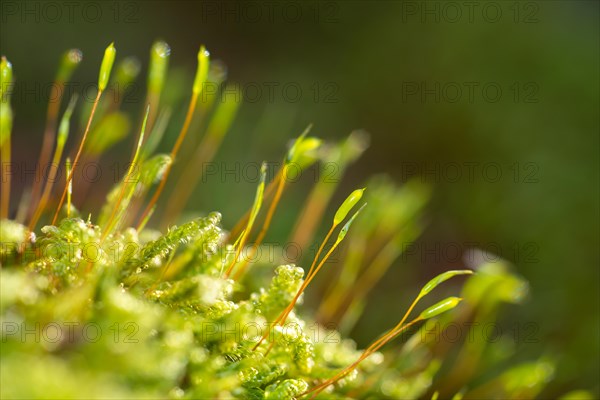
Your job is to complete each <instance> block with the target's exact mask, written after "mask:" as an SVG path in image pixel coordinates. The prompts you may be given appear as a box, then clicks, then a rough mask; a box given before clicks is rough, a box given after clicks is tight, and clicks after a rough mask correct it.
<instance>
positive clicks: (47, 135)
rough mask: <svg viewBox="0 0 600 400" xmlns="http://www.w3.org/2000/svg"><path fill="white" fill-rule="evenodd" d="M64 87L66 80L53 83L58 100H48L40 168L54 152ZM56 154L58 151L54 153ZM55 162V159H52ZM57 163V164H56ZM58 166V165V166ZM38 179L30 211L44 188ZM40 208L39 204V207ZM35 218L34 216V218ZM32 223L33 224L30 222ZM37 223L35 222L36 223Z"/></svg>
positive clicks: (52, 95) (55, 96)
mask: <svg viewBox="0 0 600 400" xmlns="http://www.w3.org/2000/svg"><path fill="white" fill-rule="evenodd" d="M63 88H64V82H58V81H55V82H54V85H52V89H51V92H50V98H51V99H56V100H50V101H49V102H48V111H47V115H46V127H45V129H44V138H43V140H42V150H41V152H40V157H39V159H38V167H39V168H40V170H43V169H44V168H45V166H46V164H48V161H50V155H51V153H52V145H53V143H54V142H55V136H56V121H57V120H58V111H59V109H60V103H61V100H62V92H63ZM54 154H56V152H55V153H54ZM52 162H54V159H53V160H52ZM55 165H56V164H55ZM57 168H58V166H57ZM36 178H37V179H35V180H34V182H33V187H32V189H31V199H30V203H29V204H30V213H31V212H32V210H33V207H34V206H35V204H38V201H39V200H40V193H41V190H42V183H43V182H42V178H41V177H39V176H37V177H36ZM37 208H38V209H39V204H38V207H37ZM32 220H33V218H32ZM30 225H31V224H30ZM34 225H35V224H34Z"/></svg>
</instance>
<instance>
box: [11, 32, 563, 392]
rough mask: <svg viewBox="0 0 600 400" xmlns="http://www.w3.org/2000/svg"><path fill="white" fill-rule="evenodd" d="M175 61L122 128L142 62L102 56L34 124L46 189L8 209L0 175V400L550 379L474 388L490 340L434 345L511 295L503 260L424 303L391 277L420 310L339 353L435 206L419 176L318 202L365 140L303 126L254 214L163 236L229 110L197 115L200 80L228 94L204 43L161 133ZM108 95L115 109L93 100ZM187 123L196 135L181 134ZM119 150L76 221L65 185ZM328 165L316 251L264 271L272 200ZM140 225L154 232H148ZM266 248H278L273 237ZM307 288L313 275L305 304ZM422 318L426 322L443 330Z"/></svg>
mask: <svg viewBox="0 0 600 400" xmlns="http://www.w3.org/2000/svg"><path fill="white" fill-rule="evenodd" d="M170 53H171V49H170V47H169V45H168V44H167V43H165V42H163V41H157V42H155V43H154V44H153V46H152V48H151V51H150V64H149V68H148V76H147V83H148V85H147V88H148V89H147V90H148V91H147V94H146V96H145V102H144V103H143V104H140V110H141V115H140V116H139V117H137V118H136V119H135V120H134V121H135V123H132V118H131V117H130V116H129V115H127V114H126V113H125V112H124V111H122V110H121V109H120V107H121V99H122V95H123V93H122V92H121V89H119V87H122V84H124V83H125V84H126V83H131V82H133V81H135V80H136V79H137V76H138V73H139V71H140V62H139V61H137V60H136V59H134V58H132V57H126V58H123V59H122V60H120V61H119V60H117V51H116V47H115V45H114V44H112V43H111V44H110V45H109V46H108V47H107V48H106V50H105V53H104V58H103V60H102V63H101V65H100V71H99V76H98V82H97V85H98V86H97V87H98V90H97V92H96V96H95V98H94V99H93V102H92V103H91V104H86V102H85V101H82V100H81V99H78V96H77V95H74V96H72V97H70V98H69V99H63V98H62V97H59V98H58V101H55V102H51V103H50V104H49V105H48V111H47V120H46V122H45V123H40V124H39V126H40V130H41V131H43V141H41V142H40V143H41V147H42V149H41V153H40V156H39V160H38V163H39V164H40V167H41V168H44V167H46V166H47V164H48V163H49V162H50V163H51V164H52V166H55V167H56V166H63V168H51V169H50V171H51V172H50V175H49V176H48V177H47V178H48V179H46V180H45V181H42V182H37V183H34V185H33V187H32V188H30V189H29V188H27V189H25V190H23V195H22V196H21V198H20V199H17V198H16V197H15V196H12V198H11V191H10V189H11V186H12V185H13V184H14V181H11V173H10V171H9V170H8V169H5V168H2V196H1V207H0V218H1V220H2V224H1V227H0V235H1V236H0V242H1V245H2V246H1V248H0V251H1V253H0V257H1V258H0V261H1V262H2V269H1V270H0V274H1V280H0V284H1V287H0V289H1V291H0V293H1V299H0V300H1V302H0V313H1V317H2V335H3V337H2V343H1V346H2V359H1V361H0V365H1V369H2V374H1V378H0V379H1V382H0V383H1V395H2V398H61V399H66V398H150V397H151V398H187V399H205V398H223V399H224V398H240V399H293V398H327V399H343V398H388V399H395V398H437V397H438V396H442V397H443V398H450V397H454V398H456V399H459V398H461V397H462V396H465V398H472V397H473V396H471V394H476V395H477V396H478V398H488V397H496V398H523V397H532V396H535V395H537V394H538V393H539V392H540V391H541V390H542V389H543V387H544V385H545V384H546V383H547V381H548V380H549V379H550V378H551V376H552V372H553V364H552V363H551V362H550V361H549V360H546V359H542V360H539V361H534V362H527V363H522V362H521V363H515V365H514V366H513V367H510V368H509V369H508V370H507V371H505V372H503V373H500V374H498V373H495V374H488V375H485V376H484V375H481V374H480V373H479V372H478V371H483V370H487V369H489V370H497V359H496V358H494V356H493V354H495V353H494V348H493V347H494V346H495V344H494V343H493V342H492V341H489V340H485V338H481V337H479V336H476V340H467V338H469V337H471V336H472V335H471V334H465V338H463V339H462V340H460V341H454V342H452V343H451V345H450V344H449V343H448V342H447V341H445V340H443V337H441V336H440V333H439V332H443V329H444V327H445V326H448V325H449V324H458V323H460V324H467V323H470V324H471V325H464V326H472V327H473V326H477V325H475V324H474V323H492V322H493V321H494V318H495V316H496V315H497V313H498V310H499V309H500V307H501V306H502V304H504V303H510V302H513V303H516V302H519V301H521V299H523V298H524V295H525V294H526V289H527V285H526V283H525V282H524V281H523V280H522V279H521V278H520V277H518V276H516V275H515V274H513V273H512V272H510V270H509V267H508V266H507V265H505V264H504V263H501V262H495V263H488V264H483V265H480V266H478V271H477V273H476V274H474V273H473V271H471V270H453V271H448V272H445V273H442V274H440V275H438V276H437V277H435V278H433V279H432V280H431V281H429V282H428V283H427V284H426V285H425V286H424V287H423V288H422V289H421V290H420V291H418V292H417V291H416V290H415V288H411V287H410V286H409V285H408V286H407V285H404V284H403V283H402V282H398V283H397V284H398V285H399V287H401V289H402V291H403V292H406V294H407V295H410V296H415V300H414V301H413V303H412V304H410V305H408V307H407V311H406V312H404V313H402V312H400V310H399V309H398V308H397V306H396V305H395V304H392V302H389V306H388V307H387V308H386V309H385V310H381V311H380V312H381V314H382V315H384V314H385V317H386V320H395V321H397V323H396V324H395V325H394V326H392V327H391V328H390V329H389V330H387V331H386V332H384V333H383V334H382V335H380V336H378V337H377V336H375V338H374V339H373V341H372V343H371V344H370V345H368V346H366V348H365V349H364V350H359V349H358V348H357V346H356V344H355V342H354V341H352V340H351V339H349V334H350V333H351V332H352V330H353V329H354V327H356V326H360V324H361V322H360V318H361V316H363V313H367V314H368V313H373V312H374V311H372V310H370V309H368V308H367V307H366V305H367V298H368V297H369V296H368V294H369V293H370V291H371V289H372V288H373V287H375V286H376V285H377V283H378V282H379V281H380V280H381V279H383V278H384V277H385V276H386V274H387V271H388V269H389V268H390V267H391V266H392V265H393V264H394V263H395V262H396V260H397V259H398V258H399V256H400V255H401V254H402V252H403V250H404V248H405V244H406V243H409V242H411V241H414V240H415V239H416V238H417V237H418V236H419V234H420V233H421V231H422V230H423V227H424V224H423V220H422V218H421V217H420V214H421V211H422V209H423V207H424V206H425V204H426V203H427V199H428V196H429V188H428V187H426V186H424V185H422V184H421V183H420V182H418V181H410V182H407V183H406V184H404V185H402V186H397V185H396V184H394V183H393V182H392V181H391V180H389V179H388V178H385V177H382V176H379V177H375V178H373V179H371V180H369V181H368V182H367V183H366V185H365V187H364V188H360V189H356V190H354V191H351V192H350V193H349V194H347V197H346V199H345V200H344V201H343V202H341V204H340V205H339V207H338V208H337V209H331V208H329V203H330V200H331V199H332V198H334V193H335V191H336V189H337V182H339V181H340V180H341V178H342V176H343V174H344V172H345V171H346V169H347V167H348V166H349V165H350V164H351V163H353V162H355V161H356V160H357V159H358V158H359V157H360V155H361V153H362V152H363V151H364V150H365V149H366V148H367V146H368V137H367V135H366V134H365V133H364V132H360V131H356V132H353V133H352V134H351V135H350V136H349V137H348V139H346V140H343V141H341V142H339V143H335V142H331V141H326V140H323V139H320V138H317V137H315V136H309V134H310V135H312V131H311V129H310V128H311V127H309V128H307V129H306V130H305V131H304V132H303V133H302V134H300V135H299V136H298V138H296V139H295V140H293V141H292V142H291V145H290V147H289V149H288V151H287V152H285V154H284V155H283V157H282V159H283V162H282V163H281V167H280V168H279V170H278V171H277V172H275V173H274V174H272V175H273V177H272V178H271V179H269V175H270V174H268V173H267V170H268V168H267V167H268V163H263V164H262V168H261V171H260V179H259V182H258V185H257V187H256V190H255V191H254V193H253V195H252V196H249V197H247V198H240V199H239V201H240V202H243V204H245V205H246V206H247V207H248V211H247V212H246V213H245V214H243V215H241V216H239V221H238V223H237V224H235V225H233V226H232V227H231V228H230V229H226V228H225V227H223V226H222V224H221V214H219V213H217V212H213V213H210V214H207V215H204V216H201V217H198V218H195V219H192V220H191V221H188V222H185V223H183V224H180V225H175V224H174V223H175V222H176V218H177V217H178V216H179V215H180V214H181V211H182V210H183V209H184V207H185V206H186V203H187V200H188V199H189V198H190V196H191V194H192V192H193V188H194V186H195V185H196V184H197V183H198V182H199V181H200V176H199V175H200V174H201V172H199V171H200V169H199V168H197V167H194V166H197V165H199V164H198V163H202V162H211V161H212V160H213V159H214V157H215V156H216V155H217V154H218V151H219V148H220V145H221V142H222V140H223V139H224V138H225V136H226V134H227V131H228V130H229V128H230V127H231V125H232V121H233V119H234V117H235V115H236V112H237V109H238V106H239V102H233V101H231V100H227V99H225V98H223V99H222V101H217V98H219V97H223V96H222V92H221V93H216V94H211V96H212V98H211V99H212V100H211V101H200V102H199V98H200V96H201V95H202V93H203V90H204V88H205V87H206V85H207V83H211V84H215V85H217V86H219V87H220V88H221V89H222V90H225V91H228V92H231V87H232V86H230V85H229V84H227V83H226V82H225V81H226V77H225V73H224V68H223V64H222V63H220V62H218V61H215V62H213V61H212V60H211V57H210V54H209V52H208V51H207V50H206V49H205V48H204V46H200V50H199V52H198V65H197V71H196V75H195V78H194V79H193V81H191V82H190V86H189V90H188V91H187V96H188V97H187V98H189V102H188V103H187V105H188V107H187V113H186V115H185V118H184V119H183V123H182V124H181V126H180V127H179V126H174V125H177V124H176V122H173V121H171V118H170V117H171V114H172V111H173V109H175V108H177V107H180V104H178V103H175V104H170V103H169V100H167V99H173V98H175V97H173V96H164V95H163V91H164V89H165V88H166V87H167V85H168V83H169V74H168V72H169V57H170ZM82 60H83V58H82V54H81V52H80V51H79V50H76V49H73V50H69V51H68V52H66V53H65V55H64V56H63V57H62V59H61V61H60V63H59V69H58V73H57V74H56V79H55V81H56V83H57V84H58V85H64V84H66V83H67V82H68V81H69V79H70V78H71V75H72V73H73V71H74V70H75V68H77V67H79V66H80V65H81V64H83V62H82ZM115 62H117V64H116V67H115V68H114V70H115V71H114V73H113V65H114V64H115ZM87 68H93V66H88V67H87ZM15 76H16V75H15ZM0 78H1V84H0V87H1V88H2V92H1V93H0V95H1V103H0V106H1V107H0V133H1V136H0V142H1V146H2V151H1V154H2V163H3V165H5V163H10V161H11V146H12V145H11V133H12V130H13V110H12V107H11V96H10V94H11V93H10V90H8V88H9V87H10V85H12V83H13V82H14V80H15V78H14V76H13V66H12V65H11V63H10V62H9V61H8V59H7V58H6V57H2V61H1V64H0ZM112 83H120V84H121V85H119V84H115V85H112ZM109 91H112V92H114V93H113V94H116V96H115V97H112V96H107V97H104V96H103V94H104V93H108V92H109ZM109 98H112V99H114V101H113V102H111V101H110V100H109ZM179 98H186V97H185V95H182V96H179ZM171 101H173V100H171ZM64 104H66V106H65V108H64V111H63V112H62V116H61V113H60V109H61V107H62V106H63V105H64ZM78 108H80V110H78ZM78 114H79V115H80V116H81V117H80V118H81V121H83V122H82V124H81V126H80V127H78V126H77V125H76V122H74V121H75V120H77V118H75V115H78ZM198 116H202V118H206V123H205V124H194V123H193V122H194V120H195V119H196V118H198ZM200 125H201V126H202V127H204V128H198V126H200ZM168 127H174V128H175V129H177V130H178V131H179V133H178V135H177V136H176V138H175V142H174V144H173V145H172V147H170V148H171V150H170V151H169V152H168V153H167V154H161V153H158V154H157V153H156V150H157V149H158V148H160V147H161V146H160V144H161V141H162V138H163V134H164V133H165V131H166V130H167V128H168ZM131 128H133V129H131ZM198 131H199V132H198ZM190 135H193V136H195V138H200V139H199V140H197V141H195V140H194V141H193V142H194V143H198V145H197V147H196V148H195V149H193V150H192V151H190V152H180V151H179V150H180V149H181V148H182V146H183V145H184V143H187V140H188V139H189V136H190ZM127 136H129V137H133V139H132V142H133V144H132V147H133V148H132V150H131V158H130V159H129V160H127V161H128V166H129V167H128V168H126V169H125V170H124V171H123V172H122V174H121V176H120V181H119V182H117V184H116V185H115V186H114V187H113V188H112V189H111V190H110V191H108V193H106V201H105V202H104V205H103V206H102V207H101V209H100V210H97V209H93V208H92V209H88V210H87V211H86V212H85V213H84V212H83V211H80V210H86V208H87V207H86V203H85V201H79V200H78V199H79V196H82V197H84V194H85V193H87V192H88V191H89V187H87V186H86V182H82V181H81V180H80V179H79V178H78V177H79V176H80V175H79V174H78V173H77V172H78V171H79V169H80V168H81V166H82V165H84V163H85V162H86V161H90V160H96V161H97V160H100V159H101V157H102V156H103V155H104V154H106V153H107V152H108V151H109V150H110V148H111V147H112V146H114V145H115V144H116V143H118V142H119V141H121V140H124V139H125V138H126V137H127ZM68 137H71V142H73V148H72V149H70V150H69V149H67V148H66V147H68V146H67V143H68V141H67V139H68ZM73 138H75V139H73ZM182 153H187V154H182ZM329 162H335V163H336V165H337V166H338V167H339V168H338V169H336V174H337V175H336V177H335V178H336V179H335V183H332V182H330V181H326V180H325V179H324V178H323V177H324V176H325V174H320V175H319V179H318V180H317V181H316V182H315V184H314V188H313V189H312V191H311V193H310V195H309V196H308V199H307V201H306V205H305V206H304V208H303V210H302V211H301V212H300V213H299V215H298V217H297V221H296V222H295V224H294V225H293V229H292V233H291V235H290V238H289V239H288V240H287V241H289V242H292V243H296V244H298V245H299V246H300V247H301V248H304V247H308V246H310V245H311V244H315V245H317V244H318V249H317V250H316V252H315V253H314V255H311V256H309V257H301V256H298V259H297V260H293V261H294V262H295V264H291V263H290V262H289V261H291V260H287V261H285V262H279V261H280V259H281V257H279V258H277V259H272V258H269V259H268V260H266V259H265V257H262V256H261V254H262V252H261V249H262V248H263V247H264V245H265V241H264V240H265V238H266V235H267V234H268V233H269V230H270V227H271V225H272V223H273V222H274V221H276V220H277V209H278V208H281V207H284V206H285V201H284V199H285V192H286V189H288V188H289V187H290V186H291V185H292V182H290V181H288V179H287V176H288V174H289V172H290V170H291V169H292V168H301V169H307V168H316V169H319V168H324V165H326V164H327V163H329ZM174 165H178V166H182V167H183V168H182V170H183V171H184V172H183V174H182V175H181V176H176V175H177V174H171V172H172V167H173V166H174ZM186 166H187V167H186ZM190 171H191V172H190ZM173 175H175V176H173ZM170 179H174V180H175V181H178V182H179V183H178V184H177V185H176V186H175V189H174V191H173V192H172V193H168V191H165V190H164V189H165V187H166V182H167V181H168V180H170ZM232 190H235V188H233V189H232ZM164 193H168V195H165V194H164ZM94 195H95V196H96V197H97V196H98V193H94ZM11 200H12V203H11ZM328 210H329V211H330V212H332V214H333V218H332V219H330V221H331V224H330V225H329V226H324V227H323V228H325V229H327V230H326V233H325V234H324V235H323V236H320V231H319V230H318V224H317V222H318V221H321V220H323V218H322V217H323V215H325V213H326V212H327V211H328ZM288 214H289V213H288ZM155 216H159V217H160V218H161V223H159V224H157V223H156V222H155V221H154V220H153V218H154V217H155ZM40 222H42V224H40ZM154 224H157V225H158V226H160V227H161V228H162V232H161V231H159V230H155V229H151V228H150V227H152V226H156V225H154ZM40 226H41V228H40ZM332 238H335V239H332ZM278 242H279V243H280V246H283V244H284V243H285V242H286V238H279V240H278ZM334 253H335V254H336V257H333V256H332V255H333V254H334ZM296 264H297V265H296ZM305 266H308V269H307V270H306V273H305V269H304V267H305ZM317 275H319V276H323V275H325V277H326V279H325V280H324V281H322V282H318V283H319V284H320V285H321V286H320V288H319V290H315V291H313V289H312V286H314V284H313V285H311V283H313V282H315V278H316V277H317ZM456 276H463V278H467V279H466V282H465V285H464V287H463V289H462V290H461V293H460V297H454V296H450V297H446V296H444V295H441V294H440V296H439V298H438V299H437V300H435V299H432V300H431V301H430V302H428V303H427V304H422V303H423V302H424V301H425V297H427V299H429V297H434V295H433V292H435V291H436V290H437V289H438V286H439V285H441V284H442V283H444V282H446V281H447V280H448V279H450V278H452V277H456ZM309 286H311V288H309ZM445 290H446V291H450V292H452V291H458V290H459V289H457V288H452V287H450V286H447V287H446V289H445ZM308 292H310V296H311V297H312V298H313V299H317V298H321V300H320V301H318V302H317V306H316V307H315V310H314V311H313V312H311V308H309V307H306V308H304V309H300V305H301V304H302V301H303V299H304V296H306V295H308ZM318 292H321V294H319V293H318ZM321 296H322V297H321ZM444 298H445V299H444ZM394 303H395V302H394ZM421 306H422V309H421V310H420V311H419V312H416V311H415V308H417V307H421ZM367 316H368V315H367ZM394 316H395V317H394ZM428 324H437V326H438V328H437V332H438V334H437V335H435V334H433V335H432V334H431V325H428ZM473 329H479V328H473ZM477 332H478V331H477ZM394 339H397V340H396V341H395V342H394V343H396V347H395V349H394V347H393V346H394V345H393V344H392V343H391V342H392V341H393V340H394ZM389 350H391V351H389ZM383 351H385V353H384V352H383ZM503 351H507V350H506V349H505V348H503ZM451 354H452V356H451ZM465 355H468V356H465ZM449 371H455V372H453V373H450V372H449ZM456 371H459V372H456ZM482 376H483V377H484V378H482Z"/></svg>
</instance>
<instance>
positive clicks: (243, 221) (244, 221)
mask: <svg viewBox="0 0 600 400" xmlns="http://www.w3.org/2000/svg"><path fill="white" fill-rule="evenodd" d="M282 174H283V167H281V168H280V169H279V171H278V172H277V175H275V178H274V179H273V180H272V181H271V182H270V183H269V185H268V186H267V188H266V189H265V198H268V197H270V196H271V194H273V191H275V188H276V187H277V185H278V182H279V179H280V176H281V175H282ZM251 212H252V209H251V208H250V209H248V211H246V213H245V214H244V215H243V216H242V218H240V219H239V220H238V222H236V223H235V225H234V227H233V228H232V229H231V231H230V232H229V237H236V236H238V235H240V233H241V232H242V229H244V226H246V224H247V222H248V218H250V213H251Z"/></svg>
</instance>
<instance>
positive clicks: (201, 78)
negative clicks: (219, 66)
mask: <svg viewBox="0 0 600 400" xmlns="http://www.w3.org/2000/svg"><path fill="white" fill-rule="evenodd" d="M209 65H210V53H209V52H208V51H207V50H206V48H205V47H204V46H200V51H199V52H198V69H197V70H196V78H195V79H194V88H193V92H194V94H199V93H200V92H202V89H203V88H204V86H205V84H206V79H207V78H208V68H209Z"/></svg>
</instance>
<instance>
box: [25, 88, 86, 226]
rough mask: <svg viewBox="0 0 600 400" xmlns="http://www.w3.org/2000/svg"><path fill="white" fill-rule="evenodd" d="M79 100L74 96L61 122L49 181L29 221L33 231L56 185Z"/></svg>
mask: <svg viewBox="0 0 600 400" xmlns="http://www.w3.org/2000/svg"><path fill="white" fill-rule="evenodd" d="M76 101H77V96H76V95H75V96H73V99H71V102H70V103H69V106H68V107H67V110H66V111H65V115H64V117H63V120H62V121H61V124H60V128H59V130H60V132H59V135H58V140H57V141H56V149H54V155H53V156H52V163H51V164H50V165H51V166H52V167H55V168H51V169H50V175H49V176H48V181H47V182H46V185H45V186H44V191H43V193H42V196H41V198H40V201H39V203H38V205H37V207H36V208H35V211H34V213H33V216H32V218H31V221H30V222H29V226H28V229H29V231H33V230H34V229H35V225H36V224H37V222H38V220H39V218H40V216H41V215H42V212H43V211H44V209H45V208H46V204H47V203H48V199H49V198H50V194H51V193H52V188H53V187H54V181H55V179H56V175H57V174H58V170H59V167H58V166H59V164H60V159H61V158H62V154H63V150H64V148H65V143H66V141H67V136H68V134H69V121H70V119H71V114H72V113H73V108H74V107H75V102H76Z"/></svg>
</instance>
